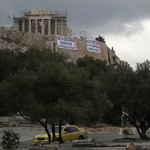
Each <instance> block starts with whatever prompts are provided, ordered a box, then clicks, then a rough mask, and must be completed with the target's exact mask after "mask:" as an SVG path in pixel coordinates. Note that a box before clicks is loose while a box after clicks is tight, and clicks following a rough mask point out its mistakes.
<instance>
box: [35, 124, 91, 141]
mask: <svg viewBox="0 0 150 150" xmlns="http://www.w3.org/2000/svg"><path fill="white" fill-rule="evenodd" d="M49 133H50V135H51V141H52V140H53V135H52V128H49ZM55 135H56V139H59V127H58V126H55ZM61 136H62V140H63V141H73V140H78V139H85V136H86V138H88V133H87V131H85V130H82V129H80V128H78V127H77V126H75V125H65V126H61ZM46 141H48V135H47V133H46V132H45V133H42V134H39V135H36V136H35V137H34V138H33V143H39V142H46Z"/></svg>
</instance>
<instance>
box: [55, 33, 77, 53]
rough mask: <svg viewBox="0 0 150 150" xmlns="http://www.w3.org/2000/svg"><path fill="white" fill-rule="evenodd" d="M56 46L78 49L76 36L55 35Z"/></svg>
mask: <svg viewBox="0 0 150 150" xmlns="http://www.w3.org/2000/svg"><path fill="white" fill-rule="evenodd" d="M56 38H57V45H58V48H63V49H69V50H77V51H78V50H79V47H78V42H77V38H71V37H64V36H59V35H56Z"/></svg>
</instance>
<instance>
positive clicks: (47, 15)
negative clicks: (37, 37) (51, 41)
mask: <svg viewBox="0 0 150 150" xmlns="http://www.w3.org/2000/svg"><path fill="white" fill-rule="evenodd" d="M13 20H14V26H15V28H16V30H17V31H21V32H29V33H37V34H42V35H62V36H69V37H70V36H71V30H70V29H69V28H68V27H67V15H66V12H65V13H64V14H62V13H60V12H52V11H44V10H41V11H40V10H33V11H28V12H24V13H23V15H22V16H19V17H16V16H14V17H13Z"/></svg>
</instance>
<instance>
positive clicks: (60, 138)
mask: <svg viewBox="0 0 150 150" xmlns="http://www.w3.org/2000/svg"><path fill="white" fill-rule="evenodd" d="M59 141H60V143H62V142H63V141H62V137H61V121H59Z"/></svg>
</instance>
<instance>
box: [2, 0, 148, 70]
mask: <svg viewBox="0 0 150 150" xmlns="http://www.w3.org/2000/svg"><path fill="white" fill-rule="evenodd" d="M36 9H39V10H49V11H66V12H67V20H68V27H70V28H71V29H72V30H73V35H76V34H78V35H81V36H86V37H87V39H93V40H94V39H95V38H96V37H98V35H101V36H103V37H104V38H105V41H106V44H107V46H108V47H109V48H112V47H113V48H114V50H115V52H116V55H117V56H118V57H119V58H120V59H121V60H124V61H127V62H128V63H129V64H130V66H131V67H133V68H135V66H136V63H142V62H144V61H145V60H147V59H148V60H149V57H150V0H0V26H4V25H6V24H8V20H7V16H8V15H10V17H11V19H12V20H13V14H19V12H21V11H24V10H36ZM11 24H12V22H11Z"/></svg>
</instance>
